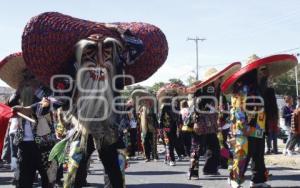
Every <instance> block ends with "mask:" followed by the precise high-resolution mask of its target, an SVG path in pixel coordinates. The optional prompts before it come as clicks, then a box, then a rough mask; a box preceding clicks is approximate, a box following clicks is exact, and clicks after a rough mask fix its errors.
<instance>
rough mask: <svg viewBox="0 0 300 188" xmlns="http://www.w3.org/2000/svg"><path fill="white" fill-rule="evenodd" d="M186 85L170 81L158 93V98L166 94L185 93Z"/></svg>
mask: <svg viewBox="0 0 300 188" xmlns="http://www.w3.org/2000/svg"><path fill="white" fill-rule="evenodd" d="M185 93H186V87H185V86H183V85H180V84H176V83H169V84H166V85H164V86H163V87H161V88H160V89H159V90H158V91H157V94H156V97H157V99H158V100H160V99H161V98H163V97H165V96H175V95H184V94H185Z"/></svg>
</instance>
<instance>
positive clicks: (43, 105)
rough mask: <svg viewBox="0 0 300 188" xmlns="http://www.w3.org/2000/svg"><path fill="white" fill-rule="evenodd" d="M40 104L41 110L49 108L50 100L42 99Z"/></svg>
mask: <svg viewBox="0 0 300 188" xmlns="http://www.w3.org/2000/svg"><path fill="white" fill-rule="evenodd" d="M40 104H41V105H42V107H43V108H46V107H49V105H50V100H49V99H47V98H45V97H43V99H42V100H41V102H40Z"/></svg>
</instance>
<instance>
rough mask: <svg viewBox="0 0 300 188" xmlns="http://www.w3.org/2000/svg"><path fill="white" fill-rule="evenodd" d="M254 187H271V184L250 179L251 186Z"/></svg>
mask: <svg viewBox="0 0 300 188" xmlns="http://www.w3.org/2000/svg"><path fill="white" fill-rule="evenodd" d="M254 187H262V188H263V187H271V185H269V184H266V183H254V182H253V181H250V188H254Z"/></svg>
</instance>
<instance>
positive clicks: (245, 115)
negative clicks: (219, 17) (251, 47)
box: [221, 55, 297, 187]
mask: <svg viewBox="0 0 300 188" xmlns="http://www.w3.org/2000/svg"><path fill="white" fill-rule="evenodd" d="M296 65H297V59H296V58H295V57H294V56H291V55H274V56H270V57H266V58H263V59H259V58H257V57H256V56H253V57H252V59H251V61H249V62H248V64H247V65H246V66H245V67H243V68H241V69H240V70H239V71H238V72H236V73H235V74H233V75H232V76H231V77H229V78H228V79H227V80H226V81H225V82H224V83H223V84H222V86H221V88H222V91H223V92H224V93H225V94H228V93H231V95H232V97H231V104H232V109H231V120H232V123H233V125H232V130H231V131H232V134H233V137H234V138H235V140H234V159H233V165H232V167H231V169H230V178H229V182H230V185H231V186H232V187H240V186H241V184H242V183H243V181H244V174H245V172H246V169H247V165H248V163H249V161H250V159H252V165H251V168H252V173H253V175H252V178H251V182H250V187H270V186H269V185H268V184H266V183H265V182H266V181H267V179H268V171H267V169H266V166H265V162H264V149H265V131H266V130H267V127H266V111H269V110H265V108H269V106H265V105H264V97H265V91H266V89H267V81H268V79H269V78H270V77H275V76H278V75H280V74H281V73H284V72H286V71H288V70H289V69H291V68H293V67H294V66H296ZM249 103H251V104H249ZM253 104H254V105H253Z"/></svg>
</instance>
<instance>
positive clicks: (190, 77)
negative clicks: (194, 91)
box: [186, 75, 196, 86]
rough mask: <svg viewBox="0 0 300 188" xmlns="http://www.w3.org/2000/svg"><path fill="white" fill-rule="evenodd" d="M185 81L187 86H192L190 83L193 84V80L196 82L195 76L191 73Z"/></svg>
mask: <svg viewBox="0 0 300 188" xmlns="http://www.w3.org/2000/svg"><path fill="white" fill-rule="evenodd" d="M186 82H187V86H192V85H193V83H195V82H196V77H195V76H192V75H190V76H189V77H188V78H187V80H186Z"/></svg>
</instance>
